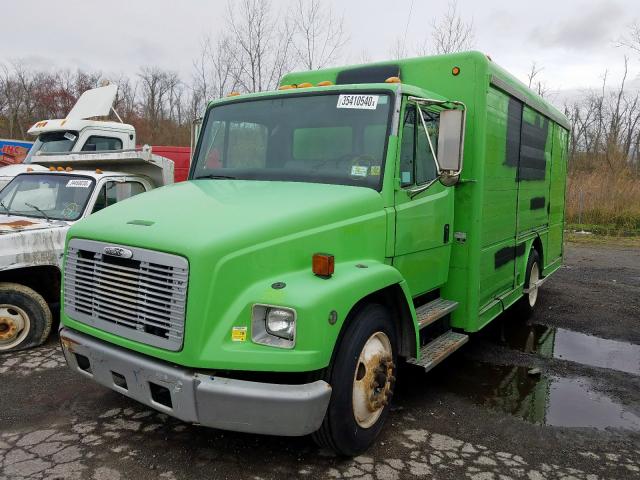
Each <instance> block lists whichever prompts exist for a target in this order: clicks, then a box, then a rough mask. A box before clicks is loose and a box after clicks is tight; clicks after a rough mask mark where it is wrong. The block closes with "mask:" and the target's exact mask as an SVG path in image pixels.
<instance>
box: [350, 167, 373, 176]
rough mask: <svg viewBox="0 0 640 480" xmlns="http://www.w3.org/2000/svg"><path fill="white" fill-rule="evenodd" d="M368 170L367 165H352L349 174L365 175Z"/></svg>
mask: <svg viewBox="0 0 640 480" xmlns="http://www.w3.org/2000/svg"><path fill="white" fill-rule="evenodd" d="M368 172H369V167H365V166H362V165H354V166H352V167H351V176H353V177H366V176H367V173H368Z"/></svg>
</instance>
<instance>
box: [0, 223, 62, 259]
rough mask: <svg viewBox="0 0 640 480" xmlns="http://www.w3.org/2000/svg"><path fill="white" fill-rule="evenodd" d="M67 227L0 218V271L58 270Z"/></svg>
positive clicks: (59, 224)
mask: <svg viewBox="0 0 640 480" xmlns="http://www.w3.org/2000/svg"><path fill="white" fill-rule="evenodd" d="M68 228H69V223H67V222H63V221H56V220H53V221H51V222H47V221H46V220H44V219H43V220H41V219H39V218H32V217H23V216H17V215H10V216H8V217H7V216H6V215H2V214H0V270H5V269H14V268H22V267H33V266H36V265H51V266H56V267H59V265H60V262H61V259H62V253H63V249H64V238H65V236H66V233H67V229H68Z"/></svg>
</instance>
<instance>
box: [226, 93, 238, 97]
mask: <svg viewBox="0 0 640 480" xmlns="http://www.w3.org/2000/svg"><path fill="white" fill-rule="evenodd" d="M238 95H240V92H231V93H229V95H227V97H237V96H238Z"/></svg>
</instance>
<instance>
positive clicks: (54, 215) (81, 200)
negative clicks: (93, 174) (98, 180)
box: [0, 173, 95, 221]
mask: <svg viewBox="0 0 640 480" xmlns="http://www.w3.org/2000/svg"><path fill="white" fill-rule="evenodd" d="M94 184H95V182H94V180H93V179H92V178H89V177H81V176H79V175H68V174H55V173H53V174H52V173H42V174H40V173H27V174H22V175H18V176H17V177H15V178H14V179H13V180H12V181H11V182H10V183H9V184H7V186H6V187H5V188H3V189H2V191H0V202H2V205H0V215H3V214H5V215H6V214H7V213H9V214H11V215H24V216H27V217H39V218H49V219H51V220H69V221H72V220H77V219H78V218H80V216H81V215H82V212H83V211H84V208H85V206H86V205H87V201H88V200H89V197H90V196H91V192H92V191H93V187H94Z"/></svg>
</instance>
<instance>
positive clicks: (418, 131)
mask: <svg viewBox="0 0 640 480" xmlns="http://www.w3.org/2000/svg"><path fill="white" fill-rule="evenodd" d="M422 115H423V117H424V120H425V123H426V125H427V131H428V132H429V138H427V134H426V133H425V130H424V127H423V125H422V120H421V119H420V117H419V115H418V112H417V110H416V107H415V106H409V107H407V109H406V110H405V117H404V122H403V126H402V144H401V145H400V182H401V185H402V186H403V187H409V186H411V185H414V184H415V185H422V184H424V183H427V182H430V181H431V180H434V179H435V178H436V177H437V175H438V172H437V168H436V162H435V159H434V158H433V154H432V153H431V148H430V147H429V139H431V144H432V146H433V150H434V151H437V149H438V145H437V142H438V126H439V123H440V118H439V115H438V114H437V113H434V112H430V111H428V110H425V109H422Z"/></svg>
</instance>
